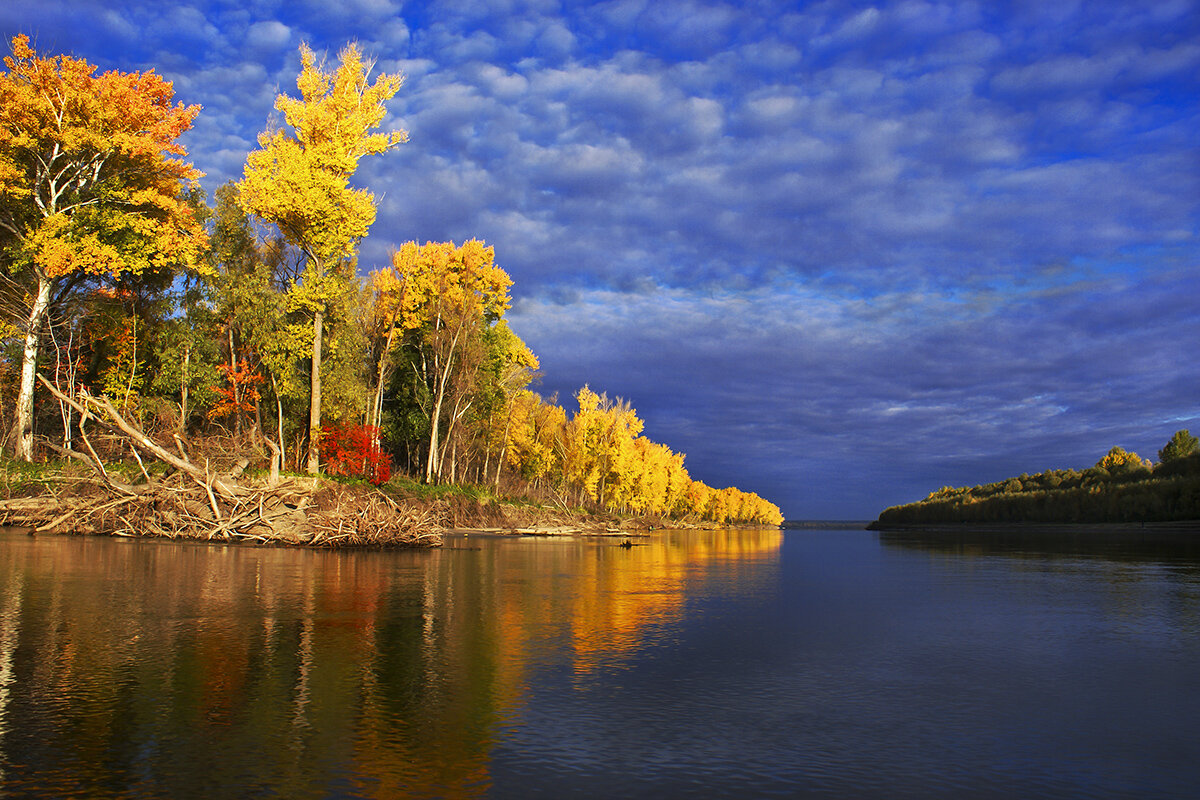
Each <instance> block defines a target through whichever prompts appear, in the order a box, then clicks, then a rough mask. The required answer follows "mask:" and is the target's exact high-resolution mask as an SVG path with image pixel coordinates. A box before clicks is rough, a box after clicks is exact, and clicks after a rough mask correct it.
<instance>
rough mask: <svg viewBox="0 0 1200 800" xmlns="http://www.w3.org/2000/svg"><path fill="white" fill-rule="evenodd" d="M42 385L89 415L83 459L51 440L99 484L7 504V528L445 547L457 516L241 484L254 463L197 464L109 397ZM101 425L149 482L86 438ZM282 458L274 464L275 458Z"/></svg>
mask: <svg viewBox="0 0 1200 800" xmlns="http://www.w3.org/2000/svg"><path fill="white" fill-rule="evenodd" d="M38 379H39V380H41V382H42V385H44V386H45V387H46V389H47V390H48V391H50V393H51V394H53V395H54V396H55V397H56V398H58V399H59V400H60V401H62V402H63V403H65V404H67V405H68V406H70V407H71V408H72V409H74V410H75V411H76V412H77V413H79V415H80V420H81V424H80V427H79V430H80V439H81V440H82V442H83V444H84V447H85V448H86V451H87V452H81V451H79V450H74V449H70V448H67V447H65V446H61V445H58V444H55V443H53V442H49V441H46V440H45V439H41V440H40V441H41V442H42V443H43V444H45V445H46V446H47V447H48V448H49V449H50V450H52V451H54V452H56V453H58V454H59V455H61V456H63V457H65V458H70V459H73V460H78V461H82V462H83V463H86V464H87V465H88V466H89V468H90V469H91V471H92V475H91V476H90V477H80V478H76V479H74V482H75V484H76V485H75V486H74V487H73V488H74V491H72V492H63V491H58V492H47V493H46V494H44V495H42V496H39V497H34V498H14V499H9V500H0V524H3V525H17V526H22V527H30V528H32V529H33V530H32V531H31V532H32V533H99V534H108V535H115V536H162V537H167V538H173V539H176V538H190V539H216V540H223V541H253V542H264V543H280V544H291V545H298V544H304V545H317V546H322V547H345V546H376V547H378V546H397V545H399V546H437V545H440V544H441V542H442V530H443V529H444V527H445V523H446V521H447V514H446V513H445V511H444V508H442V509H441V510H439V508H441V507H426V506H418V505H401V504H399V503H397V502H396V501H394V500H392V499H391V498H389V497H387V496H386V495H385V494H383V493H382V492H380V491H378V490H375V489H368V488H367V487H362V486H359V487H339V486H336V485H326V484H323V483H322V482H321V481H319V480H309V479H302V480H296V479H291V480H286V481H280V480H279V479H278V477H277V473H276V472H275V471H274V470H273V471H272V476H271V479H270V481H269V483H268V484H267V485H265V486H263V485H259V484H257V483H255V482H253V481H241V480H239V479H240V478H241V476H242V475H243V473H244V470H245V469H246V467H248V466H249V463H250V462H249V460H248V459H241V460H239V461H238V463H237V464H236V465H235V467H234V469H233V470H232V471H231V472H230V473H228V474H221V473H220V472H219V471H215V470H213V469H212V468H211V466H210V465H209V464H208V463H207V461H206V462H205V464H204V465H203V466H200V465H199V464H196V463H195V462H193V461H192V460H191V459H190V458H189V457H188V456H187V451H186V449H185V448H184V447H183V446H182V444H181V443H180V442H179V440H178V438H176V442H175V443H176V444H177V446H178V455H176V453H173V452H171V451H170V450H168V449H167V448H166V447H165V446H163V445H162V444H161V443H159V442H157V441H155V440H154V439H153V438H152V437H151V436H149V435H147V434H146V433H145V432H144V431H142V430H141V429H140V428H139V427H138V426H137V425H135V424H134V423H132V422H131V421H129V420H127V419H126V418H125V417H124V416H122V415H121V413H120V412H119V411H118V410H117V409H116V408H115V407H114V406H113V405H112V403H111V402H110V401H109V400H108V398H106V397H96V396H94V395H91V394H89V393H88V392H86V391H81V392H79V393H78V394H77V395H75V396H70V395H67V394H66V393H64V392H62V391H61V390H60V389H59V388H58V387H57V386H55V385H54V384H53V383H51V382H50V381H48V380H46V379H45V377H43V376H41V375H39V376H38ZM91 420H94V421H95V422H96V423H97V424H99V425H101V426H102V427H103V428H104V429H105V430H107V431H109V432H110V433H111V434H112V435H113V436H115V437H117V438H119V439H121V440H123V441H125V442H127V443H128V444H129V447H130V448H131V449H132V450H133V451H134V454H135V457H136V458H137V460H138V464H139V466H140V471H141V474H142V476H143V477H144V478H145V479H146V482H145V483H138V484H136V485H135V484H129V483H126V482H125V481H123V480H120V479H118V478H117V477H115V476H114V474H113V472H112V471H111V470H109V469H107V468H106V466H105V464H104V462H103V461H102V460H101V459H100V457H99V456H98V455H97V454H96V451H95V449H94V448H93V447H92V446H91V443H90V441H89V440H88V438H87V435H86V433H85V432H84V425H85V424H86V423H87V422H88V421H91ZM139 453H140V454H141V455H142V456H148V457H150V458H152V459H155V460H157V461H160V462H162V463H164V464H167V465H168V466H170V467H171V468H172V469H173V470H174V473H173V474H171V475H169V476H168V477H166V478H163V479H158V480H155V479H153V478H151V475H150V472H149V471H148V470H147V469H146V467H145V464H144V463H143V462H142V458H141V456H139V455H138V454H139ZM274 460H275V459H273V461H274Z"/></svg>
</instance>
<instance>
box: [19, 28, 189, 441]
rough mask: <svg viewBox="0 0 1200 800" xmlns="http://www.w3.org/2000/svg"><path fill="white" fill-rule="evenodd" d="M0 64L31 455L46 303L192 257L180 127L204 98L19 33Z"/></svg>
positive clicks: (24, 434) (22, 414) (25, 437)
mask: <svg viewBox="0 0 1200 800" xmlns="http://www.w3.org/2000/svg"><path fill="white" fill-rule="evenodd" d="M11 49H12V53H11V55H9V56H7V57H5V59H4V65H5V67H6V68H7V69H6V71H5V72H4V73H3V74H0V247H3V251H2V252H3V255H2V256H0V258H2V260H3V265H4V267H5V268H7V270H8V271H9V272H10V273H11V274H12V275H13V276H14V277H15V279H16V280H17V281H18V282H19V283H20V284H21V285H22V286H23V287H24V288H25V289H26V291H27V292H28V294H29V296H30V299H29V305H28V309H27V314H23V322H24V327H25V330H24V338H25V346H24V352H23V354H22V365H21V381H20V389H19V391H18V393H17V409H16V422H15V426H14V428H15V430H14V434H15V436H14V438H15V451H16V453H15V454H16V456H17V457H18V458H21V459H24V460H29V459H31V458H32V455H33V388H34V379H35V373H36V369H37V359H38V349H39V342H40V337H41V332H42V327H43V323H44V322H45V319H46V316H47V312H48V311H49V309H50V306H51V304H52V298H53V297H54V296H55V294H56V292H57V290H58V289H60V288H61V287H63V286H64V285H65V284H67V283H68V282H70V281H71V280H73V279H76V278H78V276H80V275H86V274H91V275H110V276H115V275H118V274H121V273H131V274H138V273H141V272H144V271H151V270H167V269H172V268H175V267H178V266H181V265H187V264H192V263H194V262H195V260H196V258H197V256H198V254H199V252H200V249H201V248H202V247H203V244H204V231H203V229H202V227H201V225H200V224H199V222H198V220H197V219H196V218H195V216H194V215H193V213H192V210H191V207H190V205H189V203H188V198H187V190H188V188H189V187H190V186H192V185H194V183H195V180H196V179H197V178H198V177H199V174H200V173H198V172H197V171H196V170H195V169H194V168H193V167H192V165H191V164H188V163H186V162H184V161H183V160H182V158H181V157H183V156H186V151H185V150H184V148H183V146H182V145H180V144H179V143H178V141H177V140H178V138H179V136H180V135H181V134H182V133H183V132H184V131H186V130H188V129H189V128H190V127H191V125H192V121H193V120H194V119H195V117H196V114H197V113H198V112H199V110H200V109H199V106H184V105H182V104H178V103H174V89H173V87H172V85H171V83H170V82H169V81H165V80H163V79H162V78H160V77H159V76H157V75H155V74H154V72H153V71H150V72H145V73H137V72H134V73H125V72H116V71H112V72H106V73H103V74H101V75H97V74H95V73H96V67H94V66H92V65H91V64H89V63H87V62H86V61H84V60H82V59H78V58H73V57H71V56H54V57H44V56H39V55H38V54H37V53H36V52H34V50H33V49H32V48H31V47H30V46H29V38H28V37H27V36H24V35H20V36H16V37H14V38H13V40H12V44H11Z"/></svg>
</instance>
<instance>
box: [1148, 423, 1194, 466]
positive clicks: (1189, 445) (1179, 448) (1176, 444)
mask: <svg viewBox="0 0 1200 800" xmlns="http://www.w3.org/2000/svg"><path fill="white" fill-rule="evenodd" d="M1198 448H1200V440H1197V439H1196V437H1195V436H1192V434H1191V433H1189V432H1188V431H1187V429H1184V430H1181V431H1175V435H1174V436H1172V437H1171V439H1170V441H1168V442H1167V443H1166V445H1164V446H1163V449H1162V450H1159V451H1158V460H1159V461H1160V462H1162V463H1163V464H1167V463H1169V462H1171V461H1178V460H1179V459H1181V458H1187V457H1188V456H1190V455H1191V454H1192V453H1195V452H1196V450H1197V449H1198Z"/></svg>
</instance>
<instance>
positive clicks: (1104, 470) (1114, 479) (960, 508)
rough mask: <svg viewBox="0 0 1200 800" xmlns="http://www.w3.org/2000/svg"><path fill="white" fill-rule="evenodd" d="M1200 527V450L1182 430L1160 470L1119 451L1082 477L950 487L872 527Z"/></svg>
mask: <svg viewBox="0 0 1200 800" xmlns="http://www.w3.org/2000/svg"><path fill="white" fill-rule="evenodd" d="M1196 520H1200V447H1198V442H1197V439H1196V437H1195V436H1193V435H1192V434H1191V433H1190V432H1189V431H1187V430H1180V431H1177V432H1176V433H1175V435H1174V436H1172V437H1171V439H1170V440H1169V441H1168V442H1167V443H1166V444H1165V445H1164V446H1163V447H1162V449H1161V450H1159V451H1158V462H1157V463H1153V462H1151V461H1150V460H1149V459H1144V458H1142V457H1141V456H1139V455H1137V454H1136V453H1132V452H1128V451H1126V450H1125V449H1123V448H1121V447H1113V448H1112V449H1111V450H1109V451H1108V453H1107V454H1105V456H1104V457H1103V458H1101V459H1100V460H1099V461H1097V462H1096V464H1095V465H1093V466H1091V467H1088V468H1087V469H1083V470H1075V469H1054V470H1046V471H1045V472H1039V473H1037V474H1036V475H1028V474H1023V475H1019V476H1017V477H1015V478H1009V479H1007V480H1003V481H997V482H995V483H988V484H983V485H980V486H970V487H961V488H953V487H949V486H946V487H943V488H941V489H938V490H937V491H935V492H932V493H930V494H929V496H928V497H926V498H925V499H924V500H921V501H919V502H916V503H909V504H907V505H900V506H893V507H891V508H888V509H885V510H884V511H883V513H881V514H880V515H879V519H878V521H877V522H875V523H873V527H888V526H894V525H899V526H904V525H930V524H933V525H946V524H951V525H956V524H964V523H965V524H978V523H1025V522H1033V523H1050V524H1064V523H1144V522H1184V521H1196Z"/></svg>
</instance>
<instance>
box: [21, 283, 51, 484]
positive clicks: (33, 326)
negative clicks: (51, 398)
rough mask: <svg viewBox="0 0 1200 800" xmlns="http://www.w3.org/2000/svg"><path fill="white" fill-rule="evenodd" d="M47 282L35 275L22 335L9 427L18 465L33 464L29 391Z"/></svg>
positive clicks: (46, 301) (47, 298) (47, 299)
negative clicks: (13, 416) (18, 381)
mask: <svg viewBox="0 0 1200 800" xmlns="http://www.w3.org/2000/svg"><path fill="white" fill-rule="evenodd" d="M50 289H51V285H50V279H49V278H47V277H45V276H42V275H38V288H37V296H36V297H35V298H34V300H33V308H31V309H30V311H29V327H28V328H27V329H26V331H25V351H24V353H23V354H22V355H21V388H20V391H18V392H17V419H16V422H15V423H14V425H13V433H14V434H15V436H14V437H13V438H14V439H15V440H16V452H15V453H14V455H15V456H16V458H17V460H18V461H32V460H33V388H34V385H35V384H36V381H37V378H36V375H37V358H38V343H39V340H40V338H41V336H40V334H41V331H42V322H44V321H45V318H46V311H47V309H49V308H50Z"/></svg>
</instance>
